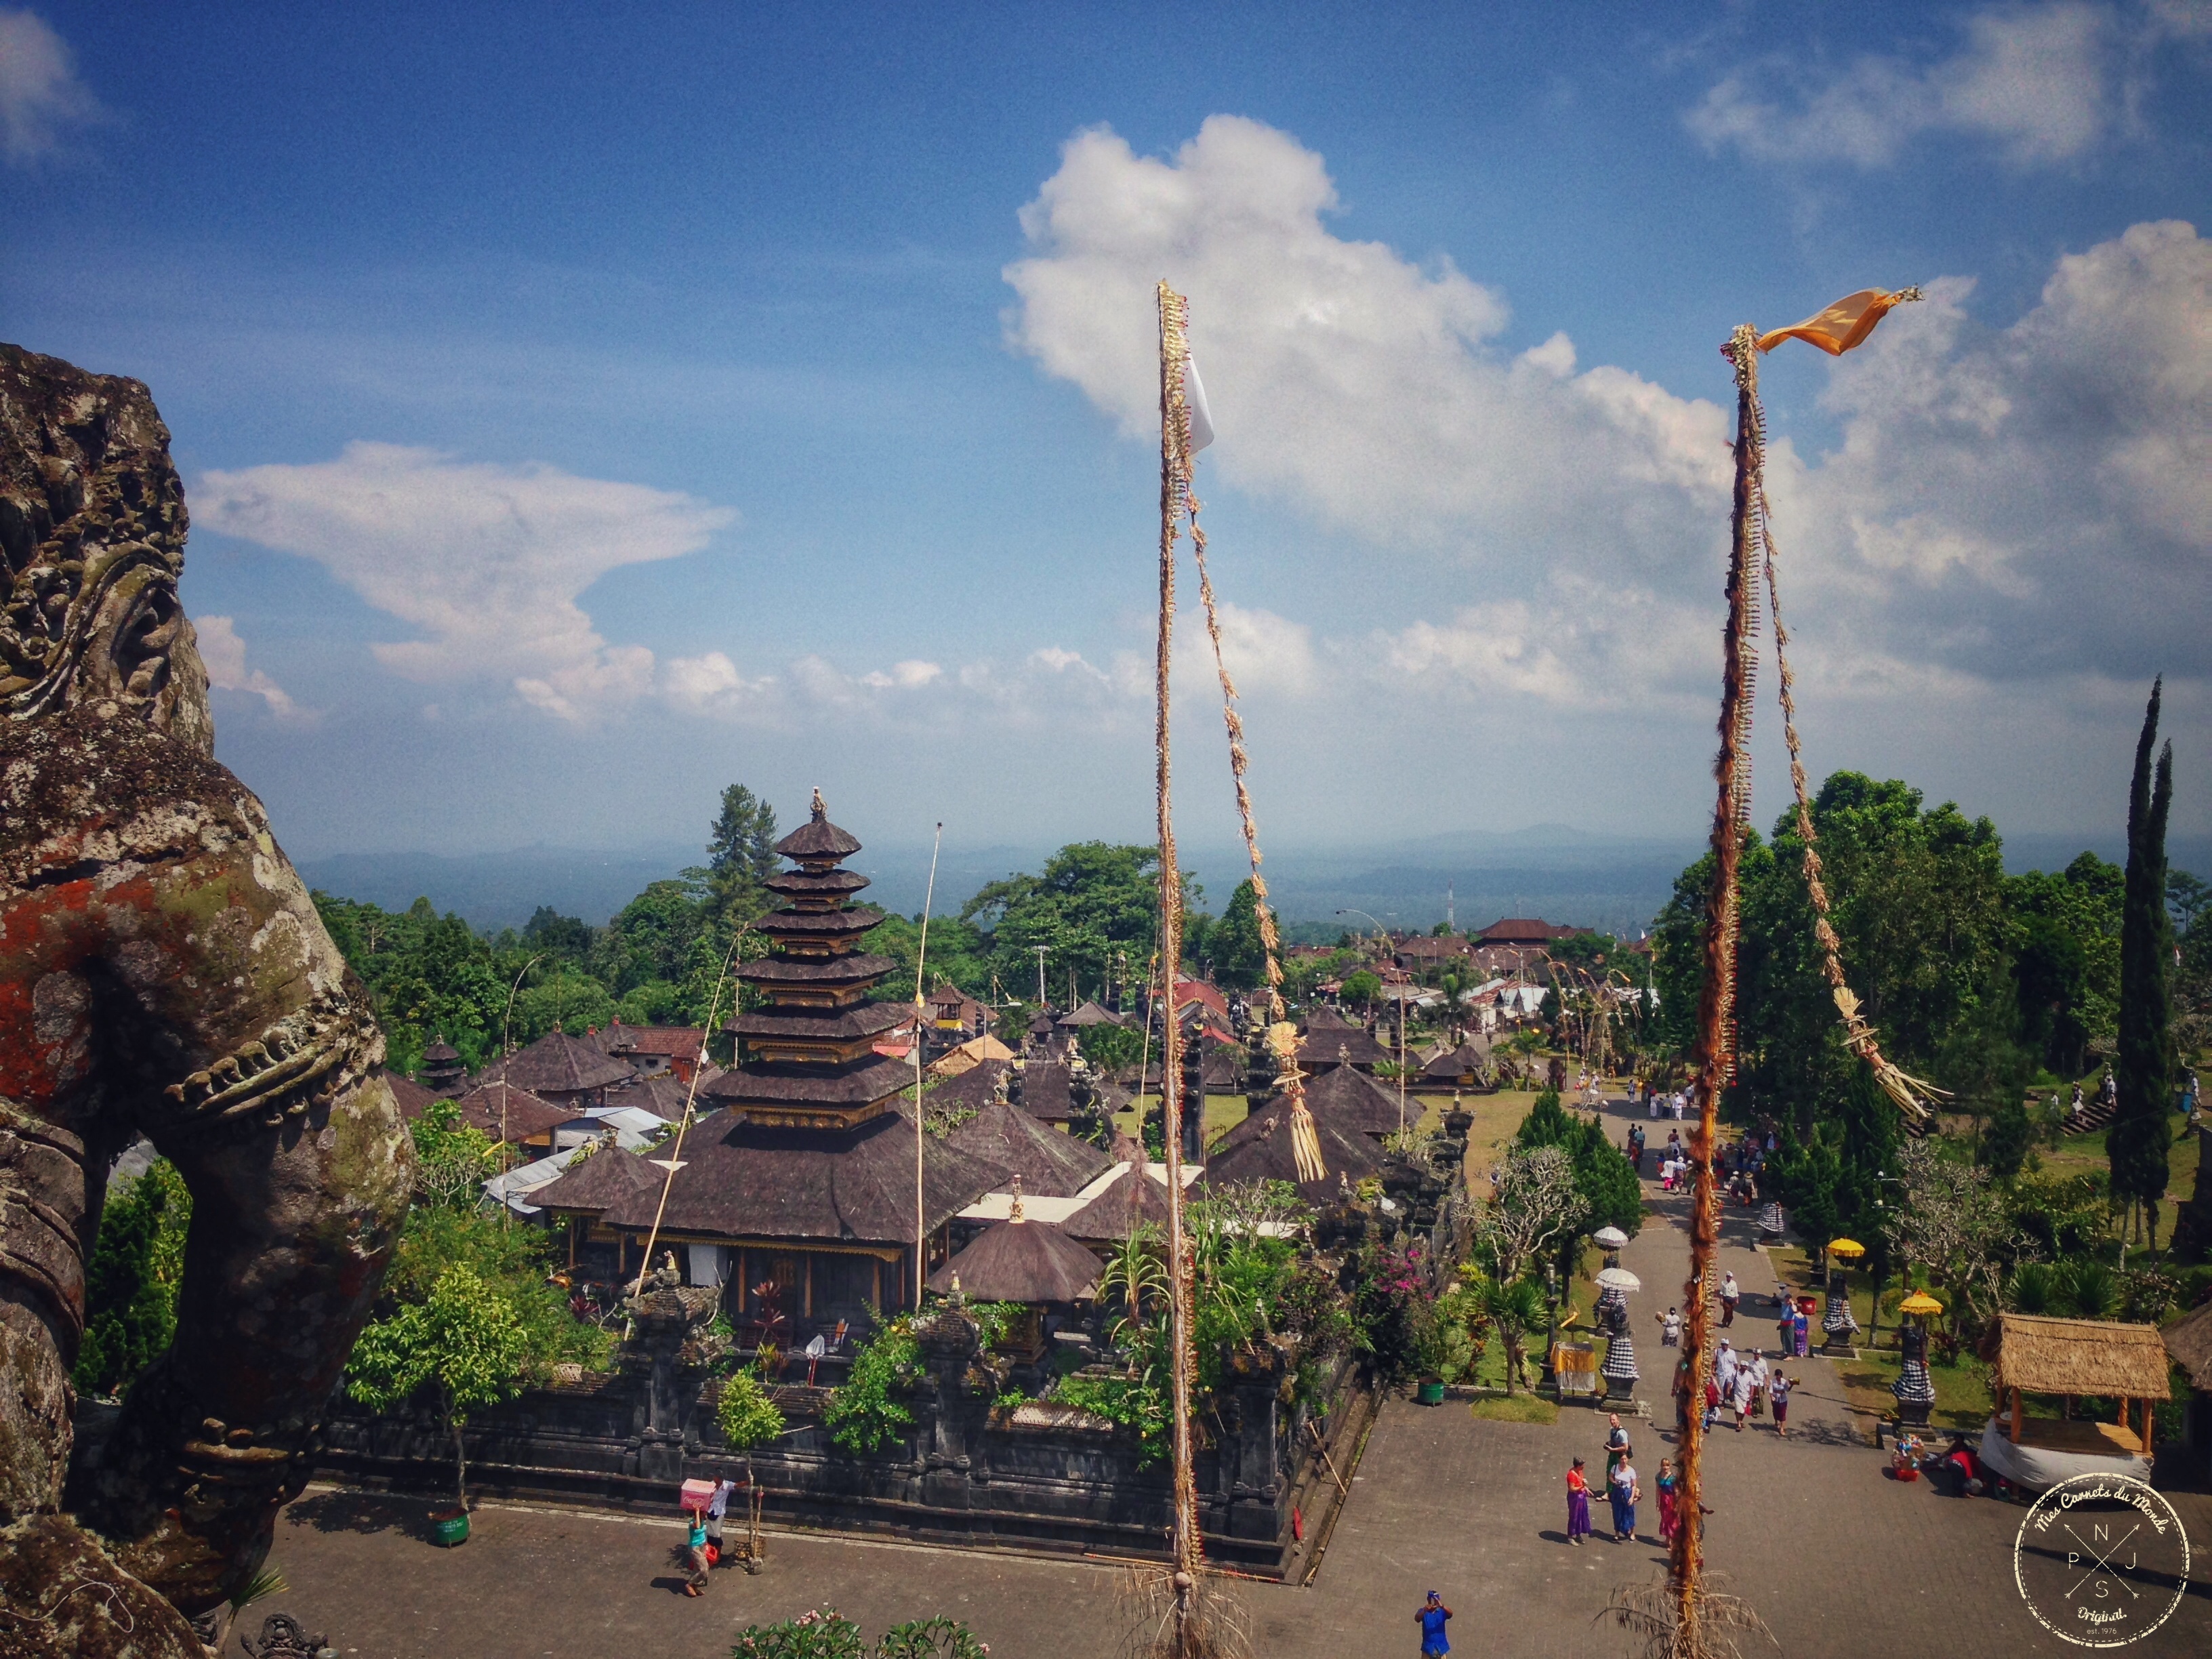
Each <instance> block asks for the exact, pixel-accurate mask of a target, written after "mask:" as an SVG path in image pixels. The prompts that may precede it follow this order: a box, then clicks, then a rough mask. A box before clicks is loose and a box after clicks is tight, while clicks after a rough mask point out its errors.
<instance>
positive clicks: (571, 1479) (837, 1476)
mask: <svg viewBox="0 0 2212 1659" xmlns="http://www.w3.org/2000/svg"><path fill="white" fill-rule="evenodd" d="M948 1371H949V1368H948ZM938 1375H939V1380H938V1381H935V1382H933V1383H931V1384H930V1385H927V1386H925V1387H924V1388H923V1389H920V1390H918V1391H917V1392H916V1393H915V1395H913V1396H912V1397H911V1398H910V1399H909V1400H908V1402H907V1403H908V1407H909V1409H911V1410H912V1411H913V1412H914V1413H915V1425H914V1426H913V1428H912V1429H910V1430H909V1431H908V1432H907V1433H906V1434H905V1435H904V1436H903V1437H902V1438H901V1439H900V1440H899V1441H898V1442H896V1443H893V1444H890V1445H887V1446H885V1447H884V1449H882V1450H881V1451H880V1452H878V1453H875V1454H872V1455H854V1454H852V1453H849V1452H848V1451H846V1450H845V1449H843V1448H842V1447H840V1446H838V1445H836V1443H833V1442H832V1441H831V1439H830V1437H829V1431H827V1430H826V1429H825V1428H824V1427H823V1425H822V1423H821V1420H820V1416H819V1409H820V1403H821V1401H822V1399H823V1395H824V1391H823V1390H820V1389H781V1390H779V1391H778V1399H779V1403H780V1404H781V1406H782V1407H783V1408H784V1410H785V1413H786V1415H787V1417H788V1418H789V1419H790V1420H791V1424H792V1432H790V1433H789V1434H787V1435H786V1436H785V1437H783V1438H782V1439H781V1441H779V1442H778V1443H777V1444H776V1445H775V1447H774V1448H773V1449H769V1450H766V1451H764V1452H756V1454H755V1455H754V1458H753V1467H754V1468H755V1470H756V1471H757V1474H758V1475H759V1477H760V1480H761V1482H762V1485H763V1488H764V1490H765V1493H766V1513H767V1515H768V1516H769V1519H770V1521H771V1522H776V1523H781V1524H787V1525H799V1526H806V1527H816V1528H825V1529H833V1530H856V1531H869V1532H878V1533H885V1534H896V1535H900V1536H906V1537H912V1538H917V1539H930V1540H933V1541H948V1542H957V1541H960V1540H963V1539H973V1540H975V1541H991V1542H994V1543H1000V1544H1017V1545H1021V1546H1024V1547H1035V1548H1042V1549H1065V1550H1068V1551H1071V1552H1084V1551H1088V1552H1095V1553H1107V1554H1115V1555H1124V1556H1131V1557H1151V1558H1160V1557H1163V1556H1164V1553H1165V1552H1164V1542H1163V1540H1164V1529H1165V1528H1166V1526H1167V1524H1168V1518H1169V1509H1170V1501H1169V1491H1168V1473H1167V1468H1166V1466H1165V1464H1164V1462H1163V1463H1158V1464H1154V1465H1152V1467H1150V1468H1146V1467H1142V1465H1141V1460H1140V1457H1139V1447H1138V1444H1137V1443H1136V1440H1135V1438H1134V1437H1133V1436H1130V1435H1127V1434H1124V1433H1121V1432H1118V1431H1113V1430H1112V1429H1110V1428H1109V1427H1107V1426H1104V1425H1099V1424H1098V1423H1097V1421H1096V1419H1085V1418H1083V1417H1082V1416H1081V1415H1080V1414H1079V1413H1066V1412H1064V1411H1061V1410H1059V1409H1057V1408H1053V1407H1039V1406H1036V1405H1032V1406H1030V1407H1027V1408H1024V1409H1023V1410H1020V1411H1012V1412H1009V1411H1002V1410H1000V1409H997V1408H996V1407H994V1405H993V1403H992V1402H991V1401H989V1400H988V1399H984V1398H978V1397H976V1396H975V1395H973V1394H972V1393H971V1392H970V1391H969V1389H968V1388H967V1387H966V1386H965V1384H964V1382H963V1381H962V1380H961V1378H962V1376H963V1375H964V1368H963V1370H962V1371H949V1377H948V1372H940V1373H939V1374H938ZM946 1380H950V1381H951V1383H952V1386H951V1387H946V1386H945V1385H944V1384H945V1381H946ZM1280 1381H1281V1378H1280V1376H1279V1375H1278V1374H1276V1373H1273V1372H1272V1371H1269V1370H1266V1369H1264V1368H1261V1369H1259V1370H1255V1371H1253V1372H1252V1373H1250V1374H1249V1375H1248V1376H1243V1377H1240V1378H1239V1379H1238V1380H1237V1381H1236V1382H1234V1383H1231V1385H1230V1386H1229V1387H1228V1388H1227V1389H1225V1397H1224V1400H1223V1401H1222V1409H1221V1411H1220V1413H1219V1415H1220V1417H1221V1419H1222V1422H1223V1425H1224V1426H1223V1430H1222V1431H1221V1432H1220V1433H1219V1434H1218V1437H1217V1438H1216V1440H1215V1443H1213V1444H1212V1445H1210V1446H1208V1447H1206V1448H1205V1449H1203V1450H1202V1451H1201V1452H1200V1455H1199V1457H1198V1459H1197V1467H1196V1471H1195V1473H1196V1475H1197V1480H1198V1489H1199V1500H1200V1525H1201V1527H1202V1528H1203V1530H1204V1531H1205V1533H1206V1553H1207V1555H1208V1557H1209V1559H1212V1560H1214V1561H1216V1562H1218V1563H1219V1564H1221V1565H1225V1566H1230V1567H1234V1568H1236V1569H1237V1570H1238V1571H1244V1572H1252V1573H1258V1574H1261V1575H1263V1576H1267V1577H1292V1578H1297V1577H1304V1575H1305V1574H1306V1572H1307V1571H1310V1568H1311V1567H1312V1566H1313V1565H1316V1562H1317V1560H1318V1553H1319V1547H1320V1545H1321V1544H1322V1543H1323V1542H1325V1541H1326V1539H1327V1536H1328V1522H1329V1521H1330V1520H1331V1519H1332V1518H1333V1514H1334V1508H1335V1505H1336V1504H1337V1503H1338V1502H1339V1501H1340V1496H1341V1491H1340V1486H1339V1484H1338V1482H1339V1480H1340V1479H1341V1480H1342V1481H1344V1482H1347V1483H1348V1482H1349V1481H1350V1480H1351V1478H1352V1473H1353V1468H1354V1465H1355V1464H1356V1462H1357V1461H1358V1451H1359V1447H1360V1444H1361V1443H1362V1442H1363V1441H1364V1437H1365V1434H1366V1430H1367V1426H1368V1425H1369V1424H1370V1421H1371V1420H1372V1419H1373V1415H1374V1410H1375V1403H1376V1402H1375V1400H1374V1397H1373V1395H1372V1394H1371V1393H1370V1391H1369V1390H1368V1389H1365V1388H1364V1387H1363V1386H1362V1385H1361V1383H1360V1380H1359V1377H1358V1373H1357V1371H1356V1370H1354V1368H1353V1367H1352V1365H1351V1364H1349V1363H1346V1364H1342V1365H1340V1367H1339V1368H1338V1370H1337V1371H1336V1373H1335V1375H1334V1377H1333V1378H1332V1379H1331V1381H1330V1385H1329V1389H1328V1401H1329V1407H1328V1412H1327V1413H1325V1414H1324V1415H1323V1416H1322V1417H1320V1418H1318V1419H1314V1424H1315V1426H1316V1427H1318V1428H1321V1429H1322V1430H1323V1431H1324V1433H1323V1434H1322V1437H1320V1439H1319V1440H1318V1441H1317V1438H1316V1433H1315V1432H1314V1431H1312V1430H1311V1429H1310V1428H1309V1426H1308V1419H1307V1418H1306V1417H1305V1415H1304V1413H1299V1412H1297V1411H1294V1410H1293V1409H1292V1408H1291V1407H1285V1406H1283V1405H1281V1404H1280V1403H1279V1384H1280ZM653 1382H654V1379H653V1377H652V1376H651V1375H650V1374H649V1373H647V1372H646V1371H644V1370H624V1371H616V1372H611V1373H607V1374H604V1375H598V1374H594V1375H591V1376H586V1377H585V1378H584V1379H583V1380H582V1381H581V1382H579V1383H566V1384H558V1385H556V1386H553V1387H550V1388H544V1389H530V1390H527V1391H526V1392H525V1393H524V1394H522V1395H520V1396H518V1397H517V1398H516V1399H515V1400H513V1401H510V1402H508V1403H507V1405H506V1406H504V1407H499V1408H498V1409H496V1410H493V1411H489V1412H486V1413H483V1414H482V1415H481V1416H479V1417H478V1418H477V1419H476V1420H475V1421H473V1422H472V1423H471V1425H469V1427H468V1429H467V1431H466V1432H465V1440H466V1443H467V1446H468V1453H469V1484H470V1486H471V1490H472V1491H474V1492H483V1493H489V1494H495V1495H498V1496H501V1497H514V1498H538V1499H550V1500H554V1501H558V1502H570V1503H579V1504H592V1505H597V1506H611V1507H615V1508H620V1509H626V1510H636V1511H641V1512H646V1513H655V1512H659V1513H666V1514H669V1515H670V1516H673V1515H674V1514H675V1512H676V1489H677V1485H678V1482H680V1481H681V1480H685V1479H690V1478H701V1479H708V1480H712V1479H714V1478H715V1477H717V1476H721V1475H727V1476H729V1477H730V1478H732V1479H733V1480H743V1479H744V1458H743V1457H742V1456H740V1455H738V1454H736V1453H734V1452H732V1450H731V1449H729V1448H727V1447H726V1446H725V1445H724V1444H723V1443H722V1438H721V1432H720V1427H719V1426H718V1425H717V1424H716V1421H715V1410H714V1407H715V1403H716V1401H717V1400H718V1399H719V1397H720V1383H719V1382H718V1381H716V1380H714V1379H711V1378H708V1377H706V1376H702V1375H700V1374H699V1373H696V1372H690V1373H688V1374H687V1375H685V1376H683V1377H682V1378H681V1379H680V1386H678V1388H677V1389H675V1390H674V1392H673V1396H672V1397H673V1398H674V1399H675V1400H676V1401H678V1403H679V1406H680V1418H679V1420H676V1421H667V1420H663V1421H662V1422H660V1423H659V1424H656V1423H655V1422H654V1421H653V1419H654V1416H655V1412H654V1409H653V1408H654V1406H655V1404H656V1401H655V1399H654V1393H655V1390H654V1387H653ZM664 1386H665V1385H664ZM670 1398H671V1395H669V1394H668V1393H665V1392H664V1393H663V1394H662V1395H661V1399H660V1401H659V1403H660V1404H662V1405H663V1406H664V1407H665V1403H666V1401H668V1400H669V1399H670ZM662 1415H663V1417H664V1419H665V1411H664V1413H662ZM325 1433H326V1441H327V1443H326V1448H325V1452H324V1454H323V1456H322V1460H321V1464H320V1470H321V1473H322V1474H323V1475H324V1476H325V1478H335V1479H337V1480H345V1481H348V1482H351V1483H356V1484H361V1485H366V1486H378V1487H388V1488H398V1489H416V1490H421V1491H424V1492H444V1491H450V1489H451V1487H452V1483H453V1443H452V1441H451V1439H450V1438H449V1437H447V1434H446V1433H445V1431H443V1430H442V1429H441V1427H440V1426H439V1425H438V1424H437V1422H436V1421H435V1418H434V1417H433V1416H432V1415H431V1414H430V1413H428V1412H404V1411H403V1412H394V1413H383V1414H376V1413H368V1412H365V1411H363V1410H362V1409H361V1408H359V1407H356V1406H354V1405H352V1404H351V1403H350V1402H349V1401H345V1400H343V1399H340V1400H338V1401H334V1402H333V1404H332V1407H331V1412H330V1414H329V1416H328V1418H327V1419H326V1429H325ZM1322 1444H1325V1445H1326V1446H1327V1449H1328V1461H1329V1462H1334V1473H1331V1472H1330V1471H1329V1469H1328V1464H1327V1463H1326V1462H1324V1460H1323V1457H1322V1450H1321V1447H1322ZM1294 1508H1295V1509H1297V1511H1298V1512H1299V1516H1300V1520H1301V1522H1302V1525H1301V1526H1300V1527H1299V1528H1296V1529H1295V1530H1297V1531H1302V1532H1303V1534H1304V1537H1303V1540H1301V1539H1300V1538H1298V1537H1297V1536H1294V1528H1293V1526H1292V1520H1291V1516H1292V1510H1293V1509H1294Z"/></svg>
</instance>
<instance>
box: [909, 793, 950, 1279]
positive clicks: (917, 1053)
mask: <svg viewBox="0 0 2212 1659" xmlns="http://www.w3.org/2000/svg"><path fill="white" fill-rule="evenodd" d="M944 845H945V825H944V823H942V822H940V823H939V824H938V826H937V839H936V840H934V841H933V842H930V844H929V885H928V887H927V889H926V890H924V893H923V896H922V901H921V945H919V946H918V947H917V948H916V950H915V953H914V1310H915V1313H917V1314H919V1313H920V1312H921V1286H922V1281H923V1280H924V1279H926V1278H927V1273H928V1269H927V1267H925V1266H924V1265H923V1259H924V1258H925V1257H926V1256H927V1255H928V1254H929V1252H928V1250H927V1243H928V1241H927V1237H925V1235H926V1234H927V1232H928V1231H929V1217H928V1213H927V1210H926V1208H925V1206H923V1204H922V1201H921V1149H922V1144H923V1141H924V1140H925V1139H926V1137H925V1135H924V1134H923V1133H922V1127H921V1034H922V1032H923V1031H924V1030H926V1029H927V1026H928V1024H929V1019H928V1015H929V997H928V994H927V992H925V991H924V990H923V988H922V987H924V986H925V985H927V983H928V981H927V980H926V979H924V978H923V977H922V970H923V969H925V968H927V966H928V965H929V908H930V906H932V905H933V904H935V903H936V902H937V854H938V850H939V848H942V847H943V846H944Z"/></svg>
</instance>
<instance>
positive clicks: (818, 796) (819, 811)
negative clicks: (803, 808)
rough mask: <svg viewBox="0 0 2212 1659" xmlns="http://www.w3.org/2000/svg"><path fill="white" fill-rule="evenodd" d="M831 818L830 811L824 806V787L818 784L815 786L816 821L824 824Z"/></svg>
mask: <svg viewBox="0 0 2212 1659" xmlns="http://www.w3.org/2000/svg"><path fill="white" fill-rule="evenodd" d="M828 817H829V808H828V807H826V806H824V805H823V804H822V786H821V785H820V784H817V785H815V786H814V821H815V823H823V821H825V820H826V819H827V818H828Z"/></svg>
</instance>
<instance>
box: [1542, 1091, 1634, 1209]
mask: <svg viewBox="0 0 2212 1659" xmlns="http://www.w3.org/2000/svg"><path fill="white" fill-rule="evenodd" d="M1513 1146H1514V1149H1515V1151H1516V1152H1533V1151H1534V1150H1535V1149H1536V1148H1538V1147H1540V1146H1557V1147H1559V1148H1560V1149H1561V1150H1562V1151H1563V1152H1565V1153H1566V1155H1567V1157H1568V1158H1569V1159H1570V1160H1571V1162H1572V1164H1573V1166H1574V1181H1575V1191H1576V1192H1577V1194H1579V1195H1580V1196H1581V1199H1582V1205H1583V1213H1582V1214H1581V1216H1580V1217H1579V1218H1577V1223H1576V1226H1577V1232H1576V1234H1575V1235H1574V1237H1580V1235H1581V1231H1583V1230H1588V1229H1592V1228H1597V1227H1618V1228H1620V1230H1621V1231H1623V1232H1625V1233H1629V1234H1634V1233H1636V1232H1638V1231H1640V1230H1641V1229H1642V1227H1643V1225H1644V1190H1643V1188H1642V1186H1641V1185H1640V1184H1639V1183H1638V1180H1637V1178H1636V1166H1635V1165H1634V1164H1631V1163H1630V1162H1629V1161H1628V1155H1627V1154H1626V1152H1622V1151H1621V1150H1620V1147H1618V1146H1614V1145H1613V1142H1612V1141H1611V1140H1609V1139H1607V1138H1606V1133H1605V1130H1604V1129H1603V1128H1602V1127H1601V1126H1600V1125H1599V1124H1597V1123H1596V1122H1595V1121H1590V1120H1589V1119H1585V1118H1579V1117H1576V1116H1574V1115H1572V1114H1571V1113H1569V1112H1568V1111H1567V1110H1566V1109H1565V1108H1564V1107H1563V1106H1561V1105H1560V1103H1559V1091H1558V1090H1557V1089H1549V1088H1547V1089H1544V1090H1541V1091H1538V1093H1537V1096H1536V1099H1535V1103H1534V1104H1533V1105H1532V1106H1530V1107H1529V1109H1528V1116H1526V1117H1525V1118H1523V1119H1522V1120H1521V1127H1520V1129H1519V1131H1518V1132H1517V1133H1516V1134H1515V1135H1514V1137H1513Z"/></svg>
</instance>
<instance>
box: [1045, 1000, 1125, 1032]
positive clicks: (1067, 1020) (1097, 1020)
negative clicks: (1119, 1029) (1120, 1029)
mask: <svg viewBox="0 0 2212 1659" xmlns="http://www.w3.org/2000/svg"><path fill="white" fill-rule="evenodd" d="M1060 1024H1062V1025H1073V1026H1078V1027H1087V1026H1092V1025H1121V1024H1127V1022H1126V1021H1124V1020H1123V1019H1122V1018H1121V1015H1119V1014H1117V1013H1115V1012H1111V1011H1110V1010H1109V1009H1105V1008H1102V1007H1100V1006H1098V1005H1097V1003H1096V1002H1086V1003H1085V1004H1084V1005H1083V1006H1081V1007H1080V1008H1078V1009H1077V1010H1075V1012H1073V1013H1070V1014H1063V1015H1061V1016H1060Z"/></svg>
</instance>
